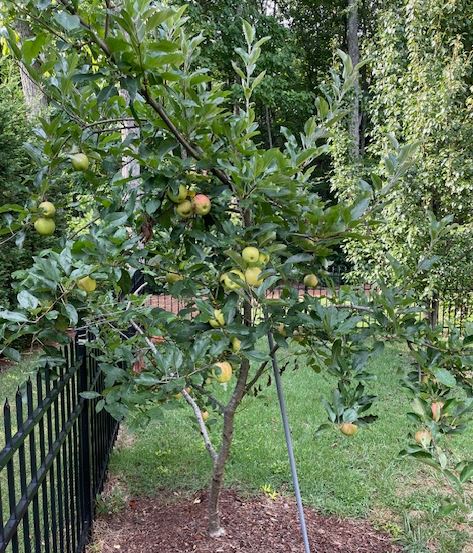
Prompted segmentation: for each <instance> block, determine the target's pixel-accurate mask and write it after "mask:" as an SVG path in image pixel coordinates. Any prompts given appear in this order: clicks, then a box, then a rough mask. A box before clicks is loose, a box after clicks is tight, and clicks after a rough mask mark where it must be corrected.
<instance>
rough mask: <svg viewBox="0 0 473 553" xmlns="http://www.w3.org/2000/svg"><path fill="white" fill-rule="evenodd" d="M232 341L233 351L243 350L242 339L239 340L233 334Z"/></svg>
mask: <svg viewBox="0 0 473 553" xmlns="http://www.w3.org/2000/svg"><path fill="white" fill-rule="evenodd" d="M231 342H232V351H233V353H238V352H239V351H240V350H241V340H239V339H238V338H237V337H236V336H233V338H232V339H231Z"/></svg>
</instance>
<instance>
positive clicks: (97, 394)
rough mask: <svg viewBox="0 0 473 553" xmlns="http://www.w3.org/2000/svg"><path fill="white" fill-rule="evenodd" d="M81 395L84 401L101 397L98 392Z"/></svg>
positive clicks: (82, 393)
mask: <svg viewBox="0 0 473 553" xmlns="http://www.w3.org/2000/svg"><path fill="white" fill-rule="evenodd" d="M79 395H80V396H81V397H83V398H84V399H96V398H98V397H101V395H100V394H99V393H98V392H81V393H80V394H79Z"/></svg>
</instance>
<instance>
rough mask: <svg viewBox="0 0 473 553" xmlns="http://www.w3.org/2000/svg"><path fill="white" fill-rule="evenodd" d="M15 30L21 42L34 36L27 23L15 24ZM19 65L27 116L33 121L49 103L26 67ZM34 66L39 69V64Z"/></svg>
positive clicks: (18, 22) (19, 22)
mask: <svg viewBox="0 0 473 553" xmlns="http://www.w3.org/2000/svg"><path fill="white" fill-rule="evenodd" d="M15 29H16V31H17V32H18V34H19V35H20V39H21V42H23V41H24V40H26V39H27V38H30V37H31V36H32V35H31V31H30V28H29V27H28V24H27V23H26V22H25V21H20V20H18V21H17V22H16V23H15ZM19 65H20V77H21V88H22V90H23V96H24V98H25V104H26V106H27V108H28V111H27V114H28V117H29V118H31V119H33V118H34V117H37V116H38V115H39V114H40V113H41V112H42V111H43V110H44V109H45V108H46V107H47V105H48V102H47V99H46V96H45V95H44V94H43V92H42V90H41V89H40V88H39V87H38V85H37V84H36V83H35V82H34V81H33V80H32V79H31V77H30V76H29V74H28V71H27V69H26V67H25V66H24V65H23V64H22V63H20V64H19ZM34 66H35V67H37V66H38V64H37V63H35V64H34Z"/></svg>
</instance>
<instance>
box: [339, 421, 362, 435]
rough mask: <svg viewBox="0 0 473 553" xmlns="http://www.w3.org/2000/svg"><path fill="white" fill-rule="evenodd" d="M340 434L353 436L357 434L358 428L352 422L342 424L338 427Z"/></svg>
mask: <svg viewBox="0 0 473 553" xmlns="http://www.w3.org/2000/svg"><path fill="white" fill-rule="evenodd" d="M340 432H341V433H342V434H345V436H354V435H355V434H356V433H357V432H358V426H356V424H353V423H352V422H344V423H343V424H341V425H340Z"/></svg>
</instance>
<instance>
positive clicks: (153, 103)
mask: <svg viewBox="0 0 473 553" xmlns="http://www.w3.org/2000/svg"><path fill="white" fill-rule="evenodd" d="M59 2H60V3H61V4H62V5H63V6H64V7H65V8H66V10H67V11H68V12H69V13H71V14H72V15H76V16H78V17H79V20H80V24H81V26H82V27H83V28H84V29H86V30H87V31H88V32H89V33H90V35H91V37H92V39H93V40H94V42H95V43H96V44H97V46H99V47H100V48H101V49H102V50H103V52H104V53H105V54H106V55H107V57H108V58H109V59H110V60H111V61H112V62H114V59H113V56H112V51H111V50H110V48H109V47H108V45H107V43H106V42H105V41H104V40H103V39H102V38H101V37H100V36H99V35H98V34H97V32H96V31H95V30H94V29H93V28H92V27H91V26H90V25H89V24H88V23H87V22H86V21H84V19H83V18H82V17H81V16H79V15H78V13H77V10H75V9H74V8H73V6H71V5H69V3H68V2H67V0H59ZM140 93H141V95H142V96H143V97H144V98H145V99H146V101H147V103H148V105H149V106H150V107H151V108H152V109H153V110H154V111H155V112H156V113H157V114H158V115H159V116H160V118H161V119H162V120H163V122H164V123H165V125H166V126H167V128H168V129H169V131H170V132H171V133H172V134H173V135H174V137H175V138H176V140H177V141H178V142H179V144H181V146H183V148H184V149H185V150H186V151H187V153H188V154H190V155H191V156H192V157H193V158H194V159H196V160H197V161H199V160H201V159H202V152H201V151H200V150H199V148H197V147H196V146H194V145H193V144H192V143H191V142H189V141H188V140H187V138H186V137H185V136H184V135H183V134H182V133H181V131H180V130H179V129H178V128H177V127H176V125H175V124H174V123H173V122H172V120H171V118H170V117H169V115H168V114H167V112H166V110H165V108H164V106H163V105H162V104H161V102H158V101H157V100H156V99H155V98H154V97H153V96H152V95H151V93H150V91H149V88H148V86H147V85H145V86H144V87H142V88H141V89H140ZM211 172H212V173H213V174H214V175H215V176H216V177H217V178H218V179H219V180H220V181H221V182H222V183H223V184H225V185H227V186H229V187H230V188H231V189H232V191H233V192H234V193H235V186H234V183H233V181H232V180H231V179H230V177H229V176H228V175H227V174H226V173H225V171H222V170H221V169H218V168H217V167H213V168H211Z"/></svg>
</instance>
